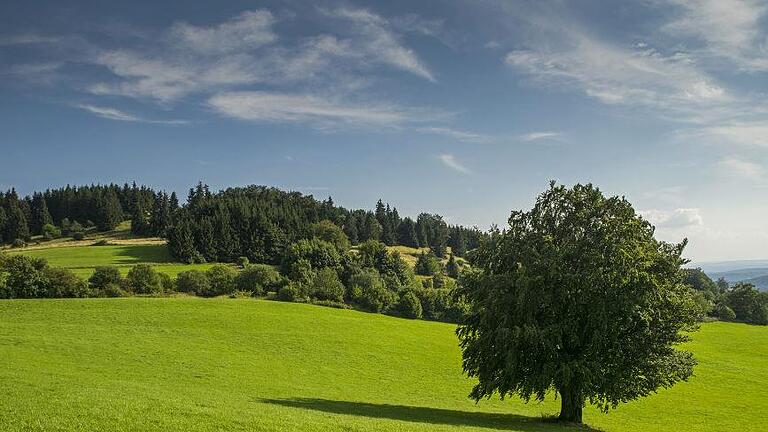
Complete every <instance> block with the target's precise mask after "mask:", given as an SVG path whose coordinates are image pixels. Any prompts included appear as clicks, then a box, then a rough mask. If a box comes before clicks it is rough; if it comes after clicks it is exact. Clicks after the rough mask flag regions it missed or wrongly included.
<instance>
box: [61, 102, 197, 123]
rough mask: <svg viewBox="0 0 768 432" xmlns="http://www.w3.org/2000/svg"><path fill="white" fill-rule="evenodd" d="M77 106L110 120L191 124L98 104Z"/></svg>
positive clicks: (186, 121) (185, 121)
mask: <svg viewBox="0 0 768 432" xmlns="http://www.w3.org/2000/svg"><path fill="white" fill-rule="evenodd" d="M75 107H77V108H80V109H82V110H85V111H88V112H89V113H91V114H94V115H96V116H99V117H101V118H105V119H109V120H117V121H124V122H138V123H155V124H168V125H185V124H189V123H190V122H189V121H188V120H151V119H145V118H142V117H137V116H135V115H133V114H129V113H126V112H124V111H121V110H119V109H116V108H110V107H102V106H96V105H88V104H79V105H75Z"/></svg>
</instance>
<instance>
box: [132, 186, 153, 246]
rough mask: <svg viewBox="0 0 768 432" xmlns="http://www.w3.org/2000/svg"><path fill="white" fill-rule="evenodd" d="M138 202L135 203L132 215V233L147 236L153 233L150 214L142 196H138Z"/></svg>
mask: <svg viewBox="0 0 768 432" xmlns="http://www.w3.org/2000/svg"><path fill="white" fill-rule="evenodd" d="M135 199H136V201H135V202H134V203H133V205H132V207H133V213H132V214H131V233H133V234H135V235H140V236H145V235H149V234H150V232H151V226H150V224H149V212H148V211H147V208H146V207H145V205H144V200H143V199H142V198H141V196H140V195H138V194H137V195H136V198H135Z"/></svg>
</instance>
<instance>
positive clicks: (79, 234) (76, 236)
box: [72, 231, 85, 240]
mask: <svg viewBox="0 0 768 432" xmlns="http://www.w3.org/2000/svg"><path fill="white" fill-rule="evenodd" d="M72 238H73V239H75V240H82V239H84V238H85V234H84V233H83V232H82V231H78V232H75V233H72Z"/></svg>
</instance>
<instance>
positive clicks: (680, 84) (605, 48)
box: [505, 31, 729, 112]
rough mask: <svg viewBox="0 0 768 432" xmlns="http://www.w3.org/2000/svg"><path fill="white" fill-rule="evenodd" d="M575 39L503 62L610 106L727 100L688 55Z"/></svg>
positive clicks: (667, 106) (683, 105)
mask: <svg viewBox="0 0 768 432" xmlns="http://www.w3.org/2000/svg"><path fill="white" fill-rule="evenodd" d="M571 39H572V41H573V42H572V44H569V45H568V46H562V47H560V48H559V49H558V50H555V51H552V50H548V49H541V50H518V51H512V52H510V53H508V54H507V56H506V57H505V62H506V63H507V64H508V65H509V66H510V67H512V68H514V69H516V70H518V71H520V72H522V73H525V74H527V75H528V76H530V77H531V78H532V79H534V80H535V81H537V82H539V83H542V84H549V85H554V86H556V87H557V88H561V89H566V88H575V89H578V90H579V91H581V92H583V93H584V94H586V95H588V96H590V97H592V98H595V99H597V100H599V101H601V102H603V103H606V104H623V105H642V106H647V107H653V108H661V109H664V110H671V111H676V112H680V111H690V110H692V109H695V108H696V107H698V106H700V105H701V104H711V103H722V102H726V101H727V100H728V98H729V95H728V94H727V92H726V91H725V89H724V88H722V87H721V86H720V85H719V84H718V83H716V81H715V80H714V79H713V78H711V77H710V76H708V75H707V74H705V73H703V72H701V71H699V70H697V69H696V68H694V67H693V66H691V64H690V62H689V61H688V60H687V58H686V57H685V56H684V55H680V54H673V55H670V56H664V55H662V54H660V53H659V52H657V51H655V50H653V49H650V48H648V47H646V46H642V47H634V48H627V47H621V46H615V45H612V44H610V43H607V42H605V41H600V40H597V39H594V38H592V37H589V36H587V35H586V34H582V33H579V32H575V31H574V32H573V34H572V36H571Z"/></svg>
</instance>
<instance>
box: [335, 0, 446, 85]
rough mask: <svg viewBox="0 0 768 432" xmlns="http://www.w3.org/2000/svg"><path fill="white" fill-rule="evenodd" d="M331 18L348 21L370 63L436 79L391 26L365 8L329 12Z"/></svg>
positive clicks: (359, 48) (361, 50)
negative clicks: (379, 63)
mask: <svg viewBox="0 0 768 432" xmlns="http://www.w3.org/2000/svg"><path fill="white" fill-rule="evenodd" d="M326 13H327V14H328V15H330V16H334V17H337V18H341V19H344V20H347V21H349V22H350V23H351V24H352V26H353V29H354V30H355V33H356V34H357V35H358V38H356V39H355V41H354V42H353V45H354V46H356V47H357V51H358V52H359V53H360V54H364V55H366V57H368V56H370V61H378V62H382V63H385V64H388V65H390V66H393V67H396V68H398V69H402V70H404V71H407V72H410V73H413V74H415V75H418V76H420V77H422V78H426V79H428V80H429V81H435V77H434V75H433V74H432V72H431V71H430V70H429V68H427V66H426V65H425V64H424V62H422V61H421V60H420V59H419V57H418V56H417V55H416V53H415V52H414V51H413V50H412V49H410V48H407V47H405V46H403V44H402V43H401V42H400V41H399V40H398V37H397V35H396V34H395V33H394V32H393V31H392V26H391V25H390V23H389V22H388V21H387V20H386V19H384V18H383V17H381V16H380V15H377V14H374V13H372V12H370V11H368V10H365V9H349V8H340V9H335V10H332V11H326Z"/></svg>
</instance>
